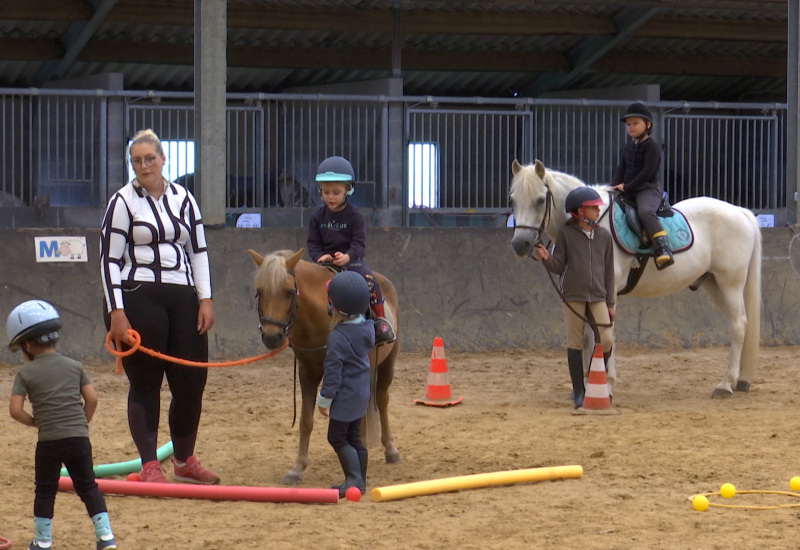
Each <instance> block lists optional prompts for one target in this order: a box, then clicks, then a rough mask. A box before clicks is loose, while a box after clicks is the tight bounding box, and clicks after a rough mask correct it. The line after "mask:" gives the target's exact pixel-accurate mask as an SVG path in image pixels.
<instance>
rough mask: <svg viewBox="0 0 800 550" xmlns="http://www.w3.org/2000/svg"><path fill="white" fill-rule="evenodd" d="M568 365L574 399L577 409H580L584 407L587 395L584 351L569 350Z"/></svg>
mask: <svg viewBox="0 0 800 550" xmlns="http://www.w3.org/2000/svg"><path fill="white" fill-rule="evenodd" d="M567 365H569V377H570V379H571V380H572V398H573V399H574V400H575V408H576V409H579V408H581V407H583V396H584V394H585V393H586V387H585V386H584V385H583V351H581V350H579V349H574V348H567Z"/></svg>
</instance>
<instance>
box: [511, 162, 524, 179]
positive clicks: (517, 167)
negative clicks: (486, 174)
mask: <svg viewBox="0 0 800 550" xmlns="http://www.w3.org/2000/svg"><path fill="white" fill-rule="evenodd" d="M520 172H522V165H521V164H520V163H519V162H518V161H517V159H514V162H512V163H511V173H512V174H514V175H515V176H516V175H517V174H519V173H520Z"/></svg>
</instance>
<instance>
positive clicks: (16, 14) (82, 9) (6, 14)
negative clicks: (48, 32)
mask: <svg viewBox="0 0 800 550" xmlns="http://www.w3.org/2000/svg"><path fill="white" fill-rule="evenodd" d="M91 16H92V10H91V9H90V7H89V5H88V4H87V3H86V2H83V1H82V0H0V19H5V20H9V21H14V20H31V21H88V20H89V18H90V17H91Z"/></svg>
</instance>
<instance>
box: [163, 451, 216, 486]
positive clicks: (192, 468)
mask: <svg viewBox="0 0 800 550" xmlns="http://www.w3.org/2000/svg"><path fill="white" fill-rule="evenodd" d="M172 467H173V470H172V477H174V478H175V480H176V481H183V482H184V483H197V484H199V485H216V484H217V483H219V476H218V475H217V474H215V473H214V472H212V471H211V470H209V469H208V468H204V467H203V466H202V465H201V464H200V463H199V462H198V461H197V459H196V458H195V457H194V456H190V457H189V458H187V459H186V465H185V466H178V462H177V461H176V460H175V458H174V457H173V458H172Z"/></svg>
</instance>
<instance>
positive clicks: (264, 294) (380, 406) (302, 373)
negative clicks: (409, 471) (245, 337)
mask: <svg viewBox="0 0 800 550" xmlns="http://www.w3.org/2000/svg"><path fill="white" fill-rule="evenodd" d="M247 252H248V253H249V254H250V256H251V257H252V258H253V261H254V262H255V264H256V266H257V270H256V274H255V279H254V281H255V287H256V298H257V301H258V316H259V328H260V330H261V341H262V342H263V343H264V345H265V346H266V347H267V348H268V349H271V350H274V349H278V348H279V347H280V346H281V345H283V343H284V340H285V339H286V338H288V339H289V345H290V346H291V348H292V351H293V352H294V356H295V359H296V361H297V364H298V365H299V370H298V373H297V377H298V378H299V380H300V392H301V394H302V404H301V408H300V440H299V448H298V453H297V458H296V460H295V463H294V466H292V468H291V469H290V470H289V471H288V472H286V474H285V475H284V476H283V479H282V480H281V483H283V484H287V485H294V484H297V483H299V482H300V481H301V480H302V478H303V472H304V471H305V469H306V466H308V443H309V438H310V436H311V430H312V429H313V427H314V411H315V410H316V405H315V404H316V400H317V391H318V388H319V384H320V382H321V381H322V374H323V372H324V368H323V361H324V359H325V342H326V340H327V338H328V332H330V329H331V318H330V316H329V315H328V297H327V293H326V290H325V283H326V282H327V281H329V280H330V279H331V278H332V277H333V275H334V272H333V271H331V270H330V269H328V268H326V267H324V266H322V265H319V264H316V263H313V262H308V261H305V260H301V259H300V257H301V256H302V255H303V253H304V252H305V249H300V250H298V251H296V252H294V251H288V250H282V251H277V252H273V253H271V254H267V255H266V256H261V255H260V254H258V253H256V252H254V251H253V250H248V251H247ZM374 275H375V278H376V279H377V280H378V282H379V283H380V285H381V288H382V289H383V295H384V297H385V299H386V305H387V308H386V314H387V316H391V319H390V321H391V323H392V325H393V326H394V327H395V333H397V327H398V323H397V292H396V291H395V288H394V285H392V283H391V281H389V279H387V278H386V277H384V276H383V275H381V274H380V273H374ZM399 350H400V343H399V338H398V340H395V341H394V342H391V343H388V344H385V345H381V346H378V347H376V348H375V349H373V351H372V352H371V353H370V364H371V366H372V369H371V370H370V384H371V392H370V393H371V396H370V404H369V407H368V410H367V415H366V417H365V421H364V423H362V432H363V435H364V436H365V437H363V441H364V445H365V447H369V446H370V445H371V444H372V442H371V441H370V440H371V439H372V438H373V432H375V431H377V425H378V418H376V417H375V414H374V411H375V409H376V407H377V411H378V414H379V417H380V418H379V420H380V439H381V443H382V444H383V447H384V456H385V457H386V462H389V463H393V462H399V461H400V452H399V451H398V450H397V447H395V444H394V440H393V438H392V433H391V430H390V429H389V386H390V385H391V383H392V378H393V377H394V362H395V359H396V358H397V353H398V351H399Z"/></svg>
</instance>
